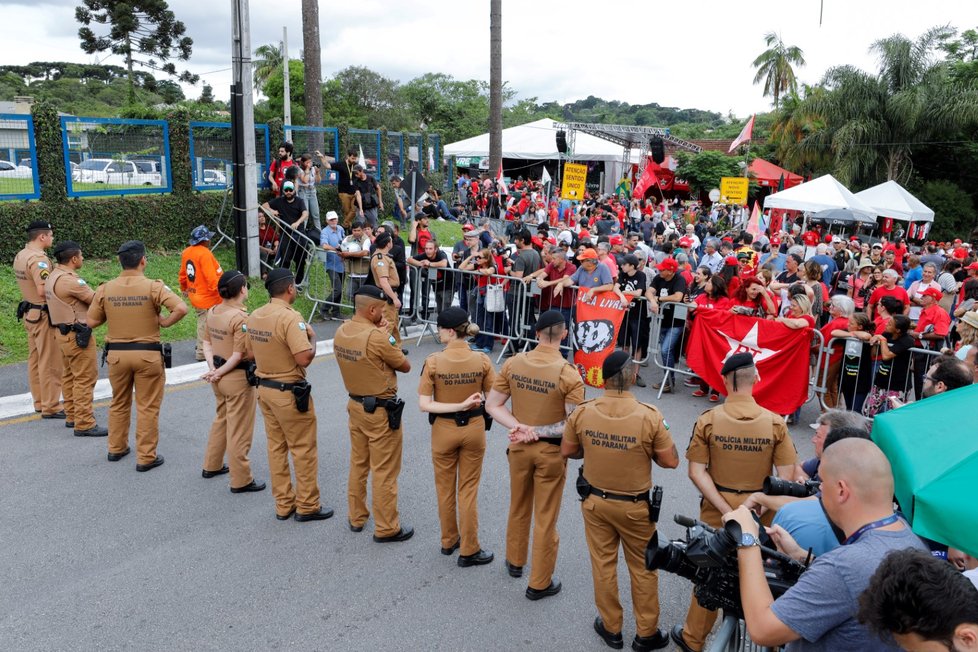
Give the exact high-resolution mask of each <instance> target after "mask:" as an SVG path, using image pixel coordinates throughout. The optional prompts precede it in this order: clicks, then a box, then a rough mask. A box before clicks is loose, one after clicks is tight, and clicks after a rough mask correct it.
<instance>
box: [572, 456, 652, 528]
mask: <svg viewBox="0 0 978 652" xmlns="http://www.w3.org/2000/svg"><path fill="white" fill-rule="evenodd" d="M576 488H577V495H579V496H580V497H581V502H583V501H585V500H586V499H587V497H588V496H592V495H593V496H599V497H601V498H604V499H605V500H621V501H626V502H627V501H630V502H635V503H637V502H644V503H645V504H646V506H647V507H648V510H649V522H650V523H656V522H658V520H659V511H660V510H661V509H662V487H658V486H656V487H652V490H651V491H643V492H642V493H640V494H636V495H634V496H630V495H627V494H615V493H611V492H610V491H602V490H601V489H598V488H597V487H594V486H593V485H592V484H591V483H590V482H588V481H587V478H585V477H584V465H583V464H582V465H581V466H580V467H579V468H578V469H577V482H576Z"/></svg>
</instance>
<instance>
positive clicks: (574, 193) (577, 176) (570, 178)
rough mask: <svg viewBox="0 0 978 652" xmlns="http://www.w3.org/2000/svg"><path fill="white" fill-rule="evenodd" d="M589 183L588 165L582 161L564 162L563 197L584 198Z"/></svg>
mask: <svg viewBox="0 0 978 652" xmlns="http://www.w3.org/2000/svg"><path fill="white" fill-rule="evenodd" d="M586 185H587V166H586V165H581V164H580V163H565V164H564V185H563V187H562V188H561V190H560V198H561V199H573V200H576V201H581V200H583V199H584V188H585V186H586Z"/></svg>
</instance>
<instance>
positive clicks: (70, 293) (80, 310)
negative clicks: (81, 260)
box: [44, 265, 95, 325]
mask: <svg viewBox="0 0 978 652" xmlns="http://www.w3.org/2000/svg"><path fill="white" fill-rule="evenodd" d="M44 295H45V297H46V298H47V301H48V311H49V312H50V313H51V323H54V324H69V325H70V324H74V323H75V322H84V321H85V318H86V316H87V314H88V306H89V305H91V303H92V299H93V298H94V297H95V290H93V289H92V288H91V287H89V285H88V283H86V282H85V279H83V278H81V277H79V276H78V272H76V271H75V270H73V269H71V268H70V267H65V266H64V265H55V266H54V271H53V272H51V275H50V276H48V279H47V281H45V283H44Z"/></svg>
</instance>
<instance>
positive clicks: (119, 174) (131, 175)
mask: <svg viewBox="0 0 978 652" xmlns="http://www.w3.org/2000/svg"><path fill="white" fill-rule="evenodd" d="M139 163H140V166H137V165H136V161H115V160H113V159H110V158H90V159H87V160H85V161H82V162H81V163H80V164H79V165H78V167H77V168H75V169H74V170H73V171H72V173H71V180H72V181H73V182H75V183H108V184H115V185H120V186H162V185H163V176H162V175H161V174H160V173H159V172H157V171H152V170H153V168H154V167H155V165H156V163H155V161H149V163H152V164H153V165H152V166H145V165H142V164H143V163H146V162H145V161H139ZM140 167H143V168H145V169H148V170H151V171H148V172H143V171H141V170H140Z"/></svg>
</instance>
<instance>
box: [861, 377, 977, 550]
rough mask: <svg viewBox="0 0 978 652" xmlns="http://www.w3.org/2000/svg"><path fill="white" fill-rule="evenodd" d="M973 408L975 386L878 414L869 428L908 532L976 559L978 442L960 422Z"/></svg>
mask: <svg viewBox="0 0 978 652" xmlns="http://www.w3.org/2000/svg"><path fill="white" fill-rule="evenodd" d="M975 405H978V385H969V386H967V387H961V388H960V389H955V390H952V391H950V392H944V393H942V394H938V395H937V396H932V397H930V398H928V399H925V400H923V401H918V402H916V403H911V404H909V405H905V406H904V407H901V408H899V409H896V410H890V411H888V412H884V413H883V414H881V415H879V416H877V417H876V419H875V420H874V423H873V441H875V442H876V443H877V445H878V446H879V447H880V448H881V449H882V450H883V452H884V453H885V454H886V457H887V458H888V459H889V460H890V464H891V466H892V467H893V480H894V482H895V484H896V497H897V502H899V503H900V506H901V508H902V509H903V513H904V515H905V516H907V518H908V519H909V520H910V524H911V525H912V527H913V531H914V532H916V533H917V534H919V535H920V536H923V537H927V538H928V539H933V540H934V541H939V542H941V543H945V544H947V545H949V546H952V547H954V548H957V549H959V550H963V551H965V552H967V553H968V554H970V555H972V556H978V501H975V490H976V488H978V437H976V436H975V427H974V426H973V425H970V424H969V423H968V421H967V419H966V418H965V417H966V416H968V415H971V414H973V413H974V407H975ZM954 416H957V417H959V420H955V419H954Z"/></svg>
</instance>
